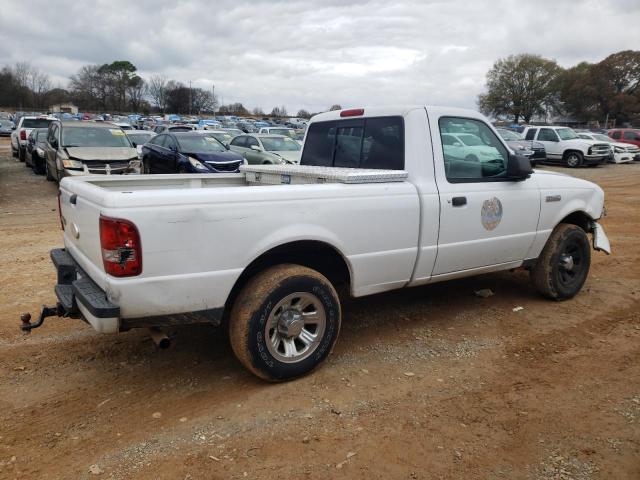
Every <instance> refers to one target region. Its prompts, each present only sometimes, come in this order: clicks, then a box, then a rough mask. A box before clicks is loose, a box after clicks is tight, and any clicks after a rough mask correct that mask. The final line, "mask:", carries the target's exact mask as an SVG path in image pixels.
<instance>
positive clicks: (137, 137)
mask: <svg viewBox="0 0 640 480" xmlns="http://www.w3.org/2000/svg"><path fill="white" fill-rule="evenodd" d="M127 136H128V137H129V139H130V140H131V141H132V142H133V143H135V144H136V145H144V144H145V143H147V142H148V141H149V140H151V139H152V138H153V137H155V135H154V134H152V133H128V132H127Z"/></svg>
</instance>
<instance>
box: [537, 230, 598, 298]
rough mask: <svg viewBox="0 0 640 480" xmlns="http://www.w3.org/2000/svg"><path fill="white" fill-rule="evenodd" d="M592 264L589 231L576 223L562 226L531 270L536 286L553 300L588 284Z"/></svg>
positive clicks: (552, 235)
mask: <svg viewBox="0 0 640 480" xmlns="http://www.w3.org/2000/svg"><path fill="white" fill-rule="evenodd" d="M590 265H591V247H590V245H589V237H587V234H586V233H585V231H584V230H583V229H582V228H580V227H578V226H576V225H569V224H566V223H561V224H560V225H558V226H557V227H556V228H555V229H554V230H553V232H552V233H551V236H550V237H549V240H548V241H547V244H546V245H545V247H544V249H543V250H542V254H541V255H540V257H539V258H538V262H537V263H536V265H535V267H534V268H533V270H532V271H531V279H532V280H533V284H534V286H535V287H536V289H537V290H538V291H539V292H540V293H541V294H542V295H544V296H545V297H547V298H551V299H553V300H566V299H569V298H572V297H574V296H575V295H576V294H577V293H578V292H579V291H580V289H581V288H582V286H583V285H584V282H585V281H586V279H587V275H588V274H589V267H590Z"/></svg>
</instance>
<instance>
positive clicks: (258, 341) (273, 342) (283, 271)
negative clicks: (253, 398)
mask: <svg viewBox="0 0 640 480" xmlns="http://www.w3.org/2000/svg"><path fill="white" fill-rule="evenodd" d="M340 315H341V314H340V301H339V299H338V294H337V293H336V291H335V289H334V288H333V285H331V282H329V280H327V278H326V277H324V275H322V274H320V273H319V272H317V271H315V270H312V269H310V268H307V267H303V266H300V265H292V264H282V265H277V266H274V267H271V268H268V269H266V270H264V271H262V272H260V273H258V274H256V275H255V276H254V277H253V278H252V279H251V280H249V282H248V283H247V284H246V285H245V286H244V288H243V289H242V291H241V292H240V294H239V295H238V297H237V298H236V300H235V302H234V304H233V307H232V310H231V317H230V320H229V338H230V340H231V346H232V348H233V351H234V352H235V354H236V357H238V360H240V363H242V365H243V366H244V367H245V368H247V369H248V370H249V371H251V372H252V373H254V374H255V375H257V376H258V377H260V378H262V379H264V380H268V381H272V382H278V381H284V380H289V379H292V378H296V377H300V376H302V375H305V374H307V373H309V372H310V371H312V370H313V369H314V368H316V367H317V366H318V365H319V364H320V363H321V362H322V361H323V360H324V359H325V358H326V357H327V356H328V355H329V353H331V350H332V349H333V346H334V344H335V342H336V339H337V338H338V333H339V331H340Z"/></svg>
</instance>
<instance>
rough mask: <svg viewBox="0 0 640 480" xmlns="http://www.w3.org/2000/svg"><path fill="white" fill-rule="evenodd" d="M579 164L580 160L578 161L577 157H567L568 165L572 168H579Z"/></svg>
mask: <svg viewBox="0 0 640 480" xmlns="http://www.w3.org/2000/svg"><path fill="white" fill-rule="evenodd" d="M579 162H580V160H579V159H578V156H577V155H569V156H568V157H567V165H569V166H570V167H575V166H577V165H578V163H579Z"/></svg>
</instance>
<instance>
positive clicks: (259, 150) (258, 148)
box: [251, 145, 262, 152]
mask: <svg viewBox="0 0 640 480" xmlns="http://www.w3.org/2000/svg"><path fill="white" fill-rule="evenodd" d="M251 150H255V151H256V152H261V151H262V149H261V148H260V147H259V146H258V145H251Z"/></svg>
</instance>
